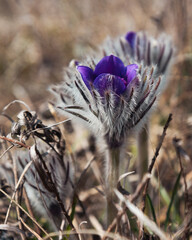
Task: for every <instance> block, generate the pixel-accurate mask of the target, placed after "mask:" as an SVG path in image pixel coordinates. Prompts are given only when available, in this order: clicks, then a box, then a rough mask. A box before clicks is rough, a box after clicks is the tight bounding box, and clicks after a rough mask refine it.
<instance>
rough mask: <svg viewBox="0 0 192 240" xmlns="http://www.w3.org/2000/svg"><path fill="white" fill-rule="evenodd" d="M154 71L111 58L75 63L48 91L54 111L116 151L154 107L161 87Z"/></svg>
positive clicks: (153, 69) (159, 79)
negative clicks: (75, 121) (79, 122)
mask: <svg viewBox="0 0 192 240" xmlns="http://www.w3.org/2000/svg"><path fill="white" fill-rule="evenodd" d="M155 69H156V68H155V67H148V66H144V65H143V64H140V63H138V64H129V62H128V61H127V62H126V61H125V62H124V63H123V62H122V60H121V59H120V58H118V57H116V56H114V55H110V56H105V57H103V58H102V59H101V60H100V61H97V62H96V63H95V62H94V60H93V59H91V60H90V62H89V64H87V65H85V64H80V63H78V65H77V66H76V68H74V67H69V68H67V69H66V71H65V76H64V82H63V83H62V84H61V85H60V86H57V87H53V88H52V90H53V91H54V92H55V95H56V97H57V104H56V107H57V109H58V110H59V111H60V113H62V114H66V115H70V116H72V115H73V116H75V117H76V118H79V119H81V120H83V121H84V122H86V123H88V125H89V126H90V128H91V129H92V130H93V131H94V132H97V133H99V135H100V136H101V135H102V136H104V137H105V139H106V141H107V144H108V146H109V147H111V148H113V147H118V146H120V145H121V144H122V143H123V140H124V138H125V136H126V135H127V134H128V132H131V131H132V130H133V129H135V128H136V127H139V126H141V125H142V122H144V119H145V118H146V116H147V115H148V113H149V112H150V110H151V108H152V106H153V105H154V103H155V100H156V98H157V95H158V93H159V90H160V86H161V78H160V77H157V76H156V75H155V74H154V72H155Z"/></svg>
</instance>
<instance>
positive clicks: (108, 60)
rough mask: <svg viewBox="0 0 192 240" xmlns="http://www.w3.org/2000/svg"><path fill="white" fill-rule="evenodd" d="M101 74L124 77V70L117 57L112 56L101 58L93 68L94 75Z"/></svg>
mask: <svg viewBox="0 0 192 240" xmlns="http://www.w3.org/2000/svg"><path fill="white" fill-rule="evenodd" d="M102 73H110V74H112V75H115V76H119V77H124V76H125V74H126V68H125V66H124V64H123V62H122V61H121V59H119V58H118V57H115V56H113V55H110V56H106V57H104V58H102V59H101V60H100V61H99V63H98V64H97V65H96V67H95V71H94V74H95V75H96V76H99V75H100V74H102Z"/></svg>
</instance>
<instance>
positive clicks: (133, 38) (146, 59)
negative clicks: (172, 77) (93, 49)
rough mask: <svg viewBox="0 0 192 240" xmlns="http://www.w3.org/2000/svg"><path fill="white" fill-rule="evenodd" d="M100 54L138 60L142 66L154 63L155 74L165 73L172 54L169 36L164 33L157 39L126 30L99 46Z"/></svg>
mask: <svg viewBox="0 0 192 240" xmlns="http://www.w3.org/2000/svg"><path fill="white" fill-rule="evenodd" d="M100 50H101V51H100V56H101V57H102V56H104V55H110V54H114V55H116V56H118V57H120V58H121V59H122V60H128V61H129V62H137V63H138V62H139V63H142V64H143V65H144V66H152V65H156V74H157V75H161V74H166V73H167V72H168V70H169V67H170V65H171V64H170V63H171V59H172V56H173V46H172V42H171V39H170V37H168V36H167V35H165V34H162V35H160V36H159V37H158V38H157V39H155V38H153V37H151V36H149V35H148V34H147V33H145V32H133V31H131V32H128V33H127V34H125V36H123V37H118V38H116V39H111V38H108V39H107V40H106V41H105V42H104V43H103V44H102V45H101V46H100Z"/></svg>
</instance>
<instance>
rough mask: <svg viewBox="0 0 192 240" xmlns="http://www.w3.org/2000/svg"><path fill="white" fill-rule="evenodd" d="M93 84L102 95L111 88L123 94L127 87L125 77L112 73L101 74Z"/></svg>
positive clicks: (118, 93)
mask: <svg viewBox="0 0 192 240" xmlns="http://www.w3.org/2000/svg"><path fill="white" fill-rule="evenodd" d="M93 86H94V87H95V89H96V90H97V91H98V92H99V93H100V95H101V96H104V93H105V91H107V90H110V91H112V92H115V93H116V94H117V95H120V94H122V93H123V92H124V91H125V89H126V86H125V83H124V79H122V78H120V77H118V76H114V75H111V74H105V73H103V74H100V75H99V76H98V77H97V78H96V79H95V81H94V82H93Z"/></svg>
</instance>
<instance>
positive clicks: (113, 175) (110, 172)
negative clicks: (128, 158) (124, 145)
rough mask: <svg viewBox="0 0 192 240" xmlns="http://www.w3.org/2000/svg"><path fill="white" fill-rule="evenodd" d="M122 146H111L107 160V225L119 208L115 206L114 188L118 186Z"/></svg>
mask: <svg viewBox="0 0 192 240" xmlns="http://www.w3.org/2000/svg"><path fill="white" fill-rule="evenodd" d="M120 152H121V148H120V147H117V148H109V149H108V150H107V161H106V165H107V166H106V193H107V194H106V199H107V214H106V215H107V226H108V225H109V224H111V223H112V221H113V219H114V218H115V217H116V214H117V209H116V207H115V202H116V196H115V194H114V189H115V188H117V183H118V179H119V167H120V164H119V163H120Z"/></svg>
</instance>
